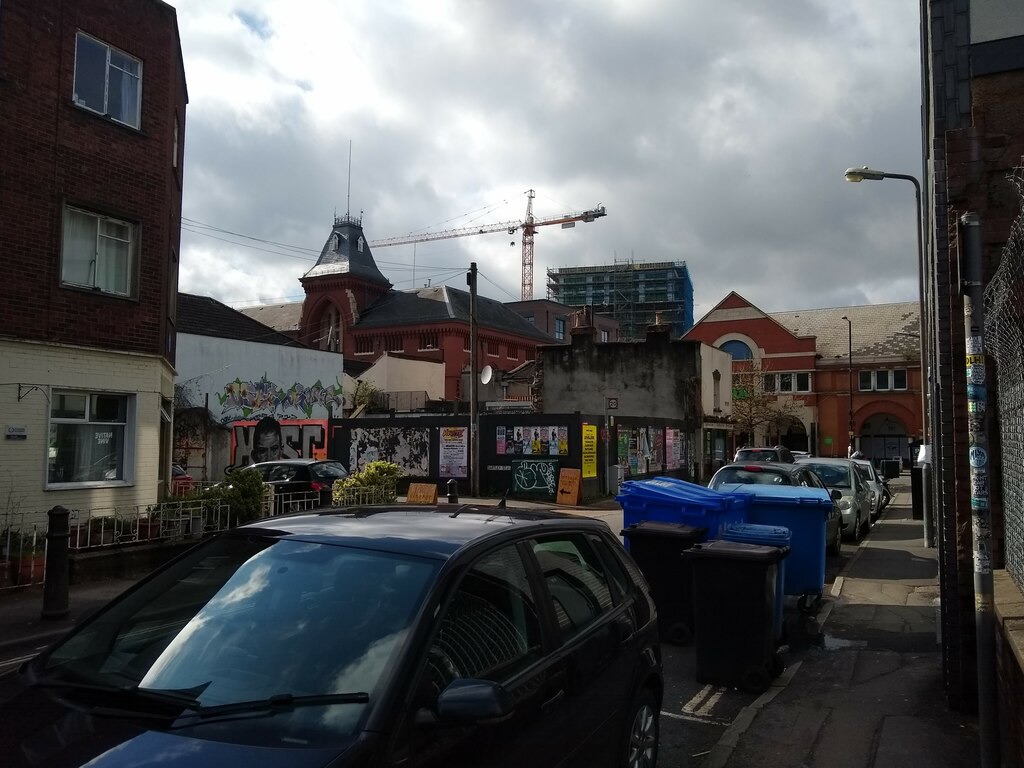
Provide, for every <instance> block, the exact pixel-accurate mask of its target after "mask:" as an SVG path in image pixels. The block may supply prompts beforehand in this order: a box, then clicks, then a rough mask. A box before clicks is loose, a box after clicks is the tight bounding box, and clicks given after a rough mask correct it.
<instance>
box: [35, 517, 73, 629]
mask: <svg viewBox="0 0 1024 768" xmlns="http://www.w3.org/2000/svg"><path fill="white" fill-rule="evenodd" d="M46 517H47V519H48V520H49V523H48V526H49V527H48V529H47V531H46V577H45V581H44V582H43V611H42V617H43V618H44V619H63V618H66V617H67V615H68V614H69V613H70V612H71V611H70V609H69V608H68V576H69V573H70V568H69V567H68V566H69V564H68V539H69V538H70V528H69V527H68V520H69V518H70V517H71V512H70V511H69V510H67V509H65V508H64V507H54V508H53V509H51V510H50V511H49V512H47V513H46Z"/></svg>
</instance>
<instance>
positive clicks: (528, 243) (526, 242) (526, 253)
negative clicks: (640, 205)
mask: <svg viewBox="0 0 1024 768" xmlns="http://www.w3.org/2000/svg"><path fill="white" fill-rule="evenodd" d="M535 196H536V193H535V192H534V191H533V190H532V189H531V190H528V191H527V193H526V218H525V219H524V220H523V221H503V222H499V223H495V224H485V225H483V226H476V227H462V228H460V229H446V230H443V231H441V232H426V233H424V234H420V235H404V236H402V237H388V238H384V239H383V240H371V241H370V247H371V248H384V247H387V246H391V245H408V244H409V243H425V242H430V241H432V240H448V239H450V238H454V237H467V236H469V235H485V234H488V233H491V232H507V233H508V234H510V235H513V234H515V233H516V230H520V229H521V230H522V231H523V265H522V267H523V272H522V276H523V280H522V300H523V301H530V300H531V299H533V236H534V235H535V234H536V232H537V227H546V226H549V225H551V224H561V225H562V226H563V227H572V226H575V224H576V222H577V221H583V222H588V223H589V222H591V221H593V220H594V219H597V218H600V217H602V216H607V215H608V213H607V211H606V209H605V207H604V206H603V205H599V206H597V207H596V208H592V209H590V210H588V211H579V212H575V213H564V214H561V215H559V216H549V217H545V218H542V219H537V218H534V216H533V199H534V197H535Z"/></svg>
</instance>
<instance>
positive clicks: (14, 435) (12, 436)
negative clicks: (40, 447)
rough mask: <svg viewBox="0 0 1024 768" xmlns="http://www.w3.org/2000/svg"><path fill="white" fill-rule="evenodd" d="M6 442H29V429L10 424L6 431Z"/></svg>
mask: <svg viewBox="0 0 1024 768" xmlns="http://www.w3.org/2000/svg"><path fill="white" fill-rule="evenodd" d="M4 439H5V440H28V427H20V426H14V425H13V424H8V425H7V429H6V430H4Z"/></svg>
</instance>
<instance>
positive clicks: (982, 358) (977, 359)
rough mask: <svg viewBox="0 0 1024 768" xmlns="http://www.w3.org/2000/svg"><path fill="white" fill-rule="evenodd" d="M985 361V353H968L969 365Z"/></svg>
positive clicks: (980, 363) (982, 363)
mask: <svg viewBox="0 0 1024 768" xmlns="http://www.w3.org/2000/svg"><path fill="white" fill-rule="evenodd" d="M984 363H985V356H984V355H968V356H967V364H968V365H984Z"/></svg>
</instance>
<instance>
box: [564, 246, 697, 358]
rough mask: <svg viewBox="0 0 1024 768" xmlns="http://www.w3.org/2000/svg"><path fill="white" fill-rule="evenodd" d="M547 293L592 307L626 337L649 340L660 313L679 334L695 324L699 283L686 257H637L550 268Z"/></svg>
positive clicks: (572, 302) (566, 302)
mask: <svg viewBox="0 0 1024 768" xmlns="http://www.w3.org/2000/svg"><path fill="white" fill-rule="evenodd" d="M547 297H548V299H550V300H551V301H557V302H559V303H561V304H566V305H568V306H572V307H583V306H592V307H593V308H594V313H595V314H596V315H601V316H604V317H609V318H611V319H612V320H614V321H615V322H616V323H618V325H619V335H620V338H622V339H623V340H636V339H643V338H644V337H645V336H646V334H647V328H648V327H649V326H651V325H654V323H655V322H656V319H657V318H658V317H659V316H660V318H661V322H662V323H664V324H667V325H669V326H670V327H671V333H672V335H673V337H679V336H682V335H683V334H684V333H686V331H687V330H689V329H690V328H691V327H692V326H693V284H692V283H691V281H690V273H689V270H688V269H687V266H686V262H685V261H662V262H634V261H633V260H632V259H626V260H618V259H616V260H615V262H614V263H613V264H610V265H607V264H606V265H601V266H586V267H559V268H557V269H549V270H548V271H547Z"/></svg>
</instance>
